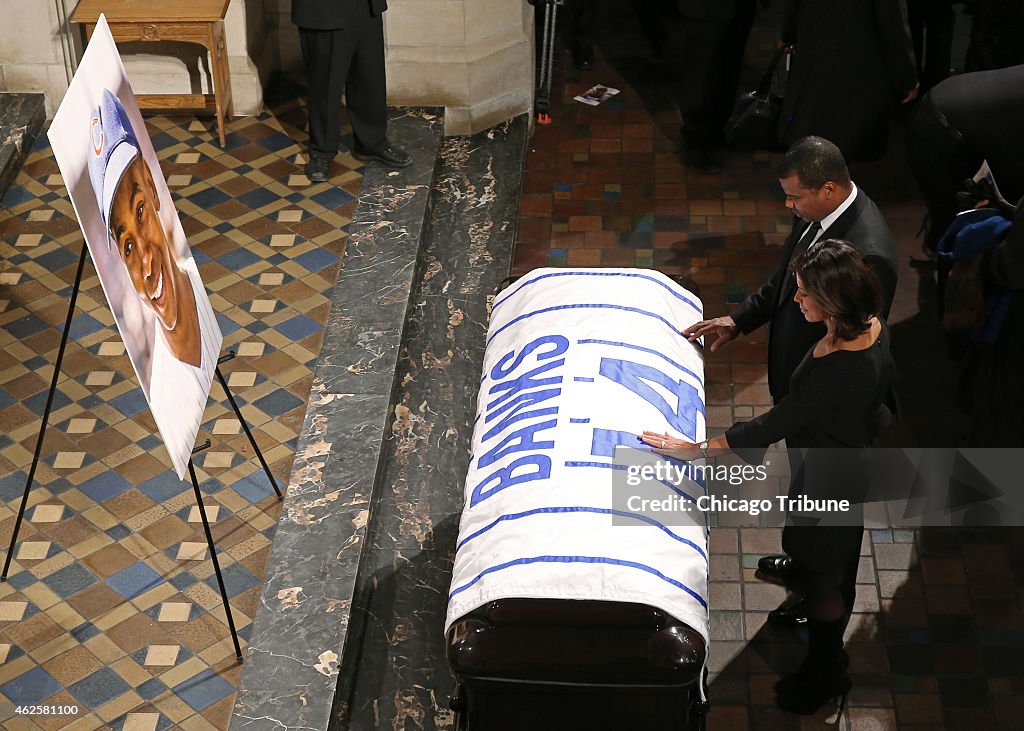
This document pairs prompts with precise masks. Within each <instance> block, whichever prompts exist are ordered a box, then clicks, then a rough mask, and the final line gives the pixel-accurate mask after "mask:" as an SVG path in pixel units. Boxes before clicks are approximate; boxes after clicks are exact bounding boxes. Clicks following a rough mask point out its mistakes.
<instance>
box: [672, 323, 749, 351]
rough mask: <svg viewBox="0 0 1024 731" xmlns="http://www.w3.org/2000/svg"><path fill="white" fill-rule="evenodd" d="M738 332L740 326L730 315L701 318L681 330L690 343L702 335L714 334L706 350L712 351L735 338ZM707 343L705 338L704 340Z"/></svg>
mask: <svg viewBox="0 0 1024 731" xmlns="http://www.w3.org/2000/svg"><path fill="white" fill-rule="evenodd" d="M739 334H740V328H739V326H738V325H737V324H736V321H735V320H733V319H732V318H731V317H728V316H726V317H716V318H714V319H712V320H701V321H700V322H697V323H694V324H693V325H690V327H688V328H686V329H685V330H683V336H684V337H685V338H686V339H687V340H689V341H690V342H691V343H692V342H693V341H694V340H696V339H697V338H700V337H704V336H712V335H713V336H715V340H714V342H712V343H711V345H709V346H708V350H710V351H711V352H712V353H714V352H715V351H716V350H718V349H719V348H721V347H722V346H723V345H725V344H726V343H728V342H730V341H732V340H735V339H736V336H737V335H739ZM704 342H705V344H707V340H705V341H704Z"/></svg>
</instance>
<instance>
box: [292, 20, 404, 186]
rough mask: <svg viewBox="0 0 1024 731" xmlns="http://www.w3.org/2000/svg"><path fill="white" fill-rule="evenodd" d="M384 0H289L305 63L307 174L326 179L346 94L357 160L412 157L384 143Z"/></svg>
mask: <svg viewBox="0 0 1024 731" xmlns="http://www.w3.org/2000/svg"><path fill="white" fill-rule="evenodd" d="M385 10H387V0H292V22H293V23H295V25H297V26H298V27H299V43H300V45H301V46H302V59H303V61H304V62H305V65H306V75H307V76H308V85H309V88H308V91H307V104H306V111H307V114H308V115H309V161H308V162H307V163H306V175H307V176H308V177H309V179H310V180H311V181H313V182H316V183H319V182H323V181H325V180H327V177H328V173H329V170H330V163H331V160H333V159H334V156H335V155H336V154H337V153H338V145H339V144H340V142H341V95H342V92H344V93H345V101H346V105H347V108H348V116H349V121H350V122H351V123H352V133H353V136H354V137H355V145H354V146H353V149H352V155H353V156H354V157H355V158H356V159H358V160H365V161H371V160H373V161H377V162H381V163H383V164H385V165H388V166H390V167H405V166H407V165H409V164H410V163H411V162H412V158H410V157H409V155H408V154H407V153H406V152H404V151H403V150H400V149H398V148H396V147H394V146H392V145H391V143H390V142H388V138H387V128H388V116H387V81H386V78H385V73H384V21H383V17H382V14H383V12H384V11H385Z"/></svg>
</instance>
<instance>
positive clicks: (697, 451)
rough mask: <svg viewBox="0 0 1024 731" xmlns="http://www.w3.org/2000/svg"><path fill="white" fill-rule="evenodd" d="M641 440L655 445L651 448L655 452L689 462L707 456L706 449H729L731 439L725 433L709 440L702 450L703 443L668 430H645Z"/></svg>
mask: <svg viewBox="0 0 1024 731" xmlns="http://www.w3.org/2000/svg"><path fill="white" fill-rule="evenodd" d="M640 441H641V442H643V443H644V444H647V445H648V446H651V447H654V449H652V450H651V452H653V453H654V454H660V455H661V456H662V457H672V458H673V459H682V460H685V461H687V462H692V461H693V460H695V459H702V458H704V457H706V456H707V455H706V454H705V453H704V452H705V451H711V450H713V449H714V450H721V451H724V450H728V449H729V440H728V439H726V438H725V436H724V435H723V436H720V437H715V438H714V439H710V440H708V442H707V445H706V447H705V450H704V451H702V450H701V445H698V444H694V443H693V442H690V441H687V440H686V439H683V438H682V437H674V436H672V435H671V434H669V433H668V432H654V431H645V432H644V433H643V434H642V435H641V436H640Z"/></svg>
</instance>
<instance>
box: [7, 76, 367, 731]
mask: <svg viewBox="0 0 1024 731" xmlns="http://www.w3.org/2000/svg"><path fill="white" fill-rule="evenodd" d="M280 96H281V97H282V98H287V99H291V101H281V102H280V103H273V104H271V108H272V110H273V111H271V112H267V113H264V114H262V115H261V116H259V117H256V118H247V119H237V120H234V121H233V122H231V123H230V125H229V135H228V138H227V145H226V147H225V148H224V149H221V148H220V147H218V146H217V144H216V137H215V134H213V133H214V132H215V130H212V129H211V126H212V125H211V121H210V120H196V119H195V118H194V117H187V118H171V117H150V118H149V119H148V120H147V124H148V126H149V129H150V134H151V136H152V139H153V143H154V146H155V147H156V149H157V151H158V154H159V156H160V159H161V161H162V165H163V170H164V174H165V175H166V176H167V179H168V185H169V186H170V188H171V191H172V194H173V195H174V197H175V199H176V202H177V208H178V212H179V214H180V216H181V218H182V221H183V225H184V228H185V231H186V233H187V234H188V236H189V241H190V243H191V245H192V249H193V252H194V255H195V258H196V261H197V263H198V264H199V269H200V272H201V273H202V275H203V279H204V281H205V283H206V286H207V289H208V290H209V292H210V298H211V301H212V303H213V307H214V310H215V311H216V312H217V313H218V319H219V320H220V325H221V329H222V331H223V332H224V335H225V344H224V346H225V350H227V349H235V350H237V351H238V355H239V356H240V357H239V358H237V359H235V360H234V361H231V362H230V363H228V364H226V365H225V366H224V367H223V370H224V372H225V376H226V377H227V378H228V380H229V385H230V388H231V389H232V392H233V393H234V394H235V396H236V398H237V400H238V402H239V404H240V405H241V408H242V412H243V414H244V416H245V418H246V420H247V422H248V423H249V425H250V426H251V428H252V430H253V432H254V435H255V438H256V440H257V442H258V443H259V444H260V446H261V449H262V451H263V453H264V455H265V456H266V458H267V461H268V462H269V463H270V465H271V468H272V471H273V473H274V475H275V477H276V478H277V480H278V482H279V483H280V484H282V485H284V484H287V480H288V477H289V472H290V470H291V463H292V459H293V452H294V448H295V443H296V437H297V433H298V431H299V429H300V427H301V424H302V418H303V414H304V412H305V408H306V400H307V397H308V393H309V388H310V383H311V381H312V369H313V366H314V365H315V362H316V358H317V356H318V354H319V352H320V347H321V343H322V340H323V332H324V323H325V322H326V318H327V314H328V311H329V307H330V303H329V300H328V294H329V290H330V289H331V287H332V286H333V284H334V282H335V279H336V276H337V272H338V267H339V263H340V260H341V256H342V254H343V252H344V248H345V240H346V239H345V233H344V231H343V228H344V227H345V226H346V225H347V224H348V223H349V221H350V219H351V216H352V214H353V211H354V208H355V204H356V201H355V196H357V195H358V191H359V187H360V182H361V174H360V167H361V163H359V162H357V161H355V160H354V159H353V158H351V157H349V156H347V155H340V156H339V158H338V161H337V162H336V163H335V165H334V167H333V168H332V173H333V177H332V179H331V180H330V181H329V182H327V183H322V184H319V185H310V184H309V181H308V180H307V179H306V178H305V176H304V175H303V174H302V164H301V163H302V162H303V161H302V159H301V154H300V153H301V149H302V148H301V144H302V143H303V142H304V140H305V134H304V132H303V131H302V127H303V123H304V112H303V111H302V109H301V107H300V104H299V102H297V101H295V98H296V96H297V94H295V90H294V89H286V90H282V91H281V93H280ZM2 203H3V209H2V211H0V238H2V243H0V346H2V352H0V498H2V503H0V541H2V543H3V545H4V547H6V545H7V542H8V541H9V539H10V535H11V530H12V529H13V524H14V518H15V515H16V512H17V507H18V504H19V501H20V498H21V494H22V491H23V489H24V484H25V479H26V475H27V470H28V467H29V464H30V462H31V457H32V450H33V449H34V447H35V439H36V435H37V433H38V429H39V424H40V417H41V414H42V411H43V408H44V405H45V400H46V395H47V390H48V386H49V382H50V379H51V377H52V373H53V370H52V369H53V363H54V361H55V358H56V350H57V347H58V344H59V340H60V329H61V328H62V327H63V323H64V318H65V316H66V313H67V304H68V300H69V293H70V288H71V283H72V282H73V279H74V275H75V267H76V265H77V261H78V253H79V251H80V248H79V247H80V246H81V242H82V237H81V234H80V231H79V228H78V224H77V222H76V220H75V218H74V213H73V211H72V208H71V204H70V201H69V199H68V197H67V193H66V191H65V190H64V188H63V180H62V178H61V176H60V174H59V172H58V170H57V166H56V163H55V162H54V160H53V156H52V153H51V151H50V149H49V146H48V144H47V142H46V139H45V136H41V137H40V139H39V141H38V142H37V143H36V145H35V147H34V149H33V151H32V153H31V155H30V156H29V158H28V160H27V161H26V164H25V166H24V168H23V170H22V172H21V174H20V175H19V177H18V178H17V180H16V181H15V184H14V185H13V186H12V187H11V188H10V189H9V190H8V192H7V193H6V195H5V197H4V199H3V202H2ZM70 336H71V337H70V341H69V343H68V349H67V352H66V354H65V357H64V362H63V365H62V367H61V381H60V386H59V392H58V394H57V396H56V399H55V402H54V410H53V413H52V414H51V420H50V424H51V426H50V428H49V430H48V431H47V434H46V440H45V442H44V446H43V451H42V459H41V462H40V465H39V469H38V472H37V475H36V482H35V484H34V486H33V489H32V492H31V497H30V501H29V509H28V511H27V513H26V522H25V523H24V524H23V525H22V528H21V534H20V542H19V545H18V547H17V548H16V554H15V560H14V563H13V565H12V567H11V571H10V576H9V580H8V581H7V582H6V583H4V584H0V663H2V664H0V724H2V725H3V727H4V728H18V729H35V728H46V729H54V728H68V729H81V730H82V731H84V730H85V729H94V728H112V729H117V730H122V731H142V730H143V729H146V730H151V729H165V728H169V727H171V726H174V727H175V728H186V729H223V728H226V726H227V722H228V718H229V717H230V713H231V706H232V702H233V698H234V693H235V685H236V683H237V681H238V677H239V673H240V668H239V667H237V666H236V664H235V659H234V649H233V646H232V643H231V639H230V635H229V632H228V628H227V625H226V620H225V616H224V611H223V608H222V603H221V598H220V594H219V592H218V590H217V583H216V577H215V576H214V575H213V568H212V563H211V561H210V560H209V555H208V551H207V550H206V544H205V540H204V538H203V532H202V525H201V522H200V518H199V516H198V510H197V508H196V507H195V501H194V496H193V493H192V488H191V485H190V484H189V483H186V482H181V481H180V480H178V478H177V477H176V476H175V475H174V474H173V472H171V471H170V470H169V468H168V464H169V462H168V459H167V455H166V452H165V451H164V449H163V447H162V444H161V442H160V439H159V437H158V436H156V435H155V429H154V423H153V420H152V416H151V415H150V413H149V411H148V408H147V407H146V403H145V400H144V398H143V395H142V391H141V390H140V389H139V387H138V384H137V381H136V379H135V376H134V373H133V371H132V369H131V365H130V363H129V361H128V358H127V356H126V355H125V354H124V347H123V345H122V344H121V341H120V338H119V337H118V335H117V332H116V329H115V328H114V327H113V321H112V317H111V314H110V311H109V309H108V307H107V305H106V302H105V299H104V296H103V292H102V290H101V288H100V285H99V281H98V279H97V277H96V275H95V271H94V270H93V269H92V267H91V264H87V268H86V272H85V275H84V280H83V284H82V290H81V295H80V296H79V299H78V308H77V312H76V314H75V319H74V322H73V324H72V327H71V333H70ZM206 436H209V437H210V438H211V440H212V442H213V446H212V448H211V449H209V450H208V451H206V452H203V453H202V454H200V455H199V456H198V457H197V461H196V467H197V472H198V477H199V480H200V486H201V489H202V491H203V493H204V499H205V501H206V504H207V506H208V511H209V515H210V517H211V520H212V521H213V526H212V528H213V535H214V539H215V541H216V543H217V545H218V546H219V548H220V549H221V550H220V553H219V556H220V563H221V567H222V569H223V571H224V578H225V582H226V584H227V590H228V593H229V594H230V596H231V606H232V609H233V611H234V620H235V623H236V626H237V627H238V628H239V634H240V636H241V638H242V641H243V643H244V641H245V638H246V637H247V636H248V633H249V630H250V625H251V622H252V617H253V616H254V615H255V611H256V604H257V599H258V597H259V591H260V584H261V582H262V576H263V571H264V566H265V562H266V559H267V556H268V553H269V547H270V542H271V539H272V537H273V533H274V527H275V525H276V522H277V518H278V514H279V511H280V507H279V506H280V503H279V502H278V501H277V500H276V498H275V496H274V495H273V492H272V490H271V487H270V484H269V482H268V480H267V478H266V475H265V474H264V473H263V472H262V470H261V469H260V466H259V463H258V462H257V461H256V460H255V459H254V458H253V450H252V448H251V446H250V445H249V443H248V441H247V439H246V437H245V435H244V434H243V433H241V431H240V425H239V422H238V420H237V419H236V418H234V414H233V412H232V411H231V408H230V405H229V404H228V403H227V401H226V400H225V398H224V393H223V391H222V389H221V388H220V386H219V385H218V384H217V383H216V382H215V383H214V388H213V392H212V395H211V400H210V403H209V406H208V408H207V411H206V414H205V417H204V424H203V431H201V432H200V437H199V441H202V440H203V439H204V438H205V437H206ZM14 704H47V705H55V704H57V705H71V706H78V708H79V709H80V710H79V712H78V714H77V715H75V716H65V717H50V718H44V717H41V716H35V717H32V718H27V717H21V718H15V717H13V712H14Z"/></svg>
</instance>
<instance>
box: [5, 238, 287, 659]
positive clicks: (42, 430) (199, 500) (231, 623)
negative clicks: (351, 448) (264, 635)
mask: <svg viewBox="0 0 1024 731" xmlns="http://www.w3.org/2000/svg"><path fill="white" fill-rule="evenodd" d="M86 251H87V247H86V245H85V242H84V241H83V242H82V253H81V254H80V255H79V257H78V270H77V271H76V272H75V283H74V285H73V286H72V288H71V302H70V303H69V304H68V316H67V319H66V320H65V321H64V331H63V332H62V333H61V336H60V347H59V348H58V349H57V362H56V363H54V364H53V378H52V380H51V381H50V392H49V394H48V395H47V397H46V407H45V408H44V409H43V421H42V424H40V426H39V437H38V438H37V439H36V451H35V453H34V454H33V455H32V466H31V467H30V468H29V471H28V479H27V480H26V481H25V492H24V494H23V495H22V496H21V507H20V508H19V509H18V517H17V519H16V520H15V521H14V532H12V533H11V545H10V546H9V547H8V549H7V557H6V558H5V559H4V569H3V573H2V574H0V581H7V572H8V571H9V570H10V568H11V559H13V558H14V545H15V544H16V543H17V542H18V533H19V532H20V530H21V523H22V520H23V519H24V517H25V508H26V507H27V506H28V494H29V491H30V490H31V489H32V480H33V479H34V478H35V476H36V468H37V467H38V466H39V455H40V453H41V452H42V449H43V438H44V437H45V436H46V427H47V425H48V424H49V422H50V410H51V408H52V407H53V397H54V394H55V393H56V392H57V381H58V379H59V378H60V365H61V362H62V361H63V360H64V350H65V348H66V347H67V344H68V333H69V332H70V331H71V320H72V319H73V318H74V316H75V304H76V303H77V302H78V291H79V289H80V288H81V285H82V271H83V270H84V269H85V254H86ZM234 357H235V351H233V350H230V351H228V352H227V353H226V354H224V355H222V356H221V357H220V358H219V359H218V360H217V365H216V366H215V367H214V373H216V375H217V380H219V381H220V385H221V387H222V388H223V389H224V393H225V394H226V395H227V397H228V401H229V402H230V403H231V408H232V409H234V411H235V414H236V415H237V416H238V421H239V423H240V424H241V425H242V428H243V429H244V430H245V435H246V436H247V437H248V438H249V443H250V444H252V448H253V450H254V451H255V452H256V456H257V457H258V458H259V460H260V464H261V465H262V466H263V471H264V472H266V474H267V478H268V479H269V480H270V486H271V487H273V488H274V492H276V493H277V498H278V500H281V499H282V498H283V495H282V494H281V490H280V489H279V488H278V486H277V482H276V481H275V480H274V476H273V475H272V474H271V472H270V467H269V466H268V465H267V460H266V459H265V458H264V457H263V452H262V451H260V447H259V445H258V444H256V439H255V438H254V437H253V435H252V432H251V431H250V430H249V425H248V424H246V423H245V419H244V418H243V417H242V411H241V409H239V408H238V404H237V403H235V397H234V396H232V395H231V391H230V390H228V384H227V381H225V380H224V375H223V374H222V373H221V372H220V364H221V363H226V362H227V361H229V360H231V359H232V358H234ZM209 447H210V440H209V439H207V440H206V441H205V442H203V444H200V445H199V446H197V447H196V448H194V449H193V450H192V454H196V453H198V452H201V451H203V450H204V449H208V448H209ZM188 474H189V477H191V478H192V487H193V489H194V490H195V493H196V504H197V505H198V506H199V515H200V517H201V518H202V520H203V531H204V532H205V533H206V544H207V546H208V547H209V549H210V558H211V559H212V561H213V570H214V573H215V574H216V575H217V585H218V586H219V587H220V596H221V599H223V601H224V613H225V614H226V615H227V618H228V628H229V629H230V630H231V640H232V641H233V642H234V643H235V657H236V658H237V659H238V662H239V663H241V662H242V648H241V646H240V645H239V644H238V632H237V631H236V630H235V620H234V618H233V617H232V616H231V604H230V603H229V602H228V593H227V590H226V589H225V587H224V576H223V575H222V574H221V571H220V562H219V561H218V560H217V547H216V546H215V545H214V543H213V533H212V532H211V531H210V522H209V520H207V517H206V505H205V504H204V503H203V496H202V493H200V491H199V480H198V479H196V471H195V468H194V467H193V466H192V459H191V458H189V460H188Z"/></svg>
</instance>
